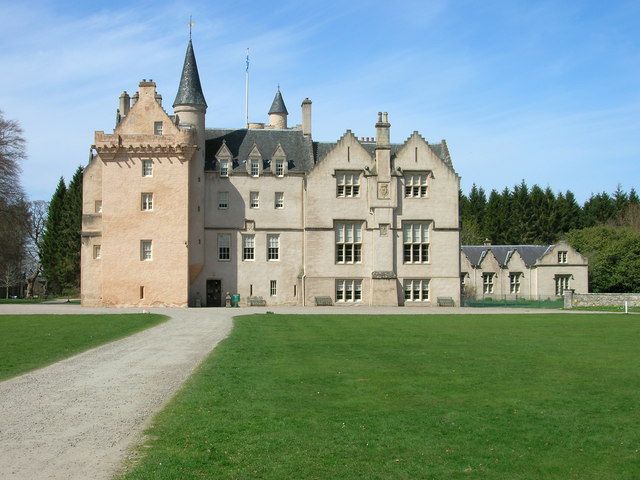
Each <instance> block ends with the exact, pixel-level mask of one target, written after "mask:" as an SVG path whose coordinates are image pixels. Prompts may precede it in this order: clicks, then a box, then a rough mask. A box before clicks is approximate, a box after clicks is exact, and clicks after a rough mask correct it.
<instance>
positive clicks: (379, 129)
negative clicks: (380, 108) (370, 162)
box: [376, 112, 391, 148]
mask: <svg viewBox="0 0 640 480" xmlns="http://www.w3.org/2000/svg"><path fill="white" fill-rule="evenodd" d="M390 127H391V124H390V123H389V115H388V114H387V112H384V113H383V112H378V122H377V123H376V147H379V148H389V147H390V143H391V141H390V136H389V130H390Z"/></svg>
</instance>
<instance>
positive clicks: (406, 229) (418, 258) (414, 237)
mask: <svg viewBox="0 0 640 480" xmlns="http://www.w3.org/2000/svg"><path fill="white" fill-rule="evenodd" d="M402 242H403V244H404V245H403V246H404V248H403V258H404V263H426V262H428V261H429V224H428V223H405V224H404V225H403V226H402Z"/></svg>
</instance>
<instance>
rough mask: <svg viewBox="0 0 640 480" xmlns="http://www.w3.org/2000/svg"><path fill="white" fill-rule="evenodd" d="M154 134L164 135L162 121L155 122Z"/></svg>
mask: <svg viewBox="0 0 640 480" xmlns="http://www.w3.org/2000/svg"><path fill="white" fill-rule="evenodd" d="M153 134H154V135H162V122H153Z"/></svg>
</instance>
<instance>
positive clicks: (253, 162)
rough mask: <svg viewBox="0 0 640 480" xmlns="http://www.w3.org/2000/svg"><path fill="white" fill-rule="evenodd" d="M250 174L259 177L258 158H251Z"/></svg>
mask: <svg viewBox="0 0 640 480" xmlns="http://www.w3.org/2000/svg"><path fill="white" fill-rule="evenodd" d="M251 176H252V177H259V176H260V161H259V160H255V159H253V160H251Z"/></svg>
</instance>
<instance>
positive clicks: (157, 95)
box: [156, 93, 162, 106]
mask: <svg viewBox="0 0 640 480" xmlns="http://www.w3.org/2000/svg"><path fill="white" fill-rule="evenodd" d="M156 102H158V105H160V106H162V95H160V94H159V93H156Z"/></svg>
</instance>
